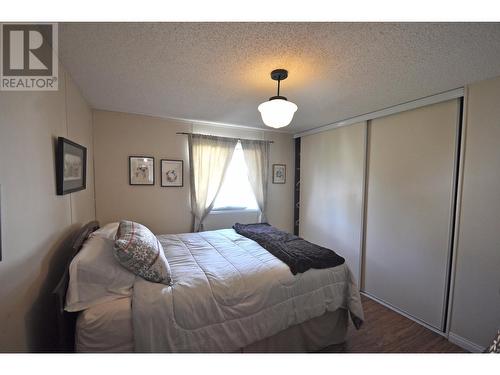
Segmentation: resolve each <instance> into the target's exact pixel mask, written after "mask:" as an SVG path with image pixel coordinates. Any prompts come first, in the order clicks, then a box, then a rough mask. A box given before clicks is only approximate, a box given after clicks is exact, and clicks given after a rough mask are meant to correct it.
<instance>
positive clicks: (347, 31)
mask: <svg viewBox="0 0 500 375" xmlns="http://www.w3.org/2000/svg"><path fill="white" fill-rule="evenodd" d="M59 38H60V42H59V43H60V44H59V52H60V56H61V59H62V62H63V64H64V65H65V66H66V68H67V69H68V70H69V72H70V73H71V75H72V76H73V78H74V79H75V80H76V82H77V83H78V85H79V86H80V88H81V89H82V91H83V94H84V96H85V97H86V99H87V100H88V102H89V103H90V105H91V106H92V107H94V108H97V109H105V110H113V111H123V112H133V113H142V114H148V115H153V116H160V117H177V118H185V119H194V120H203V121H215V122H222V123H230V124H238V125H246V126H253V127H265V126H264V125H263V124H262V121H261V119H260V115H259V113H258V111H257V106H258V105H259V104H260V103H261V102H263V101H265V100H267V99H268V98H269V97H270V96H272V95H275V90H276V86H275V82H274V81H272V80H271V79H270V77H269V73H270V72H271V70H273V69H275V68H285V69H288V71H289V77H288V79H287V80H286V81H284V82H283V84H282V95H285V96H287V97H288V99H289V100H291V101H293V102H295V103H296V104H297V105H298V107H299V109H298V111H297V113H296V114H295V117H294V120H293V121H292V124H291V125H290V126H289V127H287V128H285V129H286V130H288V131H290V132H297V131H301V130H306V129H311V128H314V127H318V126H321V125H325V124H329V123H332V122H335V121H339V120H343V119H346V118H349V117H352V116H356V115H360V114H363V113H366V112H371V111H374V110H378V109H382V108H385V107H388V106H392V105H395V104H399V103H402V102H405V101H409V100H413V99H417V98H420V97H424V96H427V95H432V94H436V93H439V92H442V91H446V90H450V89H454V88H457V87H460V86H463V85H464V84H466V83H470V82H474V81H478V80H482V79H486V78H490V77H494V76H498V75H500V23H494V24H491V23H490V24H486V23H483V24H479V23H460V24H456V23H455V24H431V23H417V24H381V23H379V24H377V23H154V24H152V23H101V24H96V23H85V24H78V23H76V24H75V23H73V24H61V25H60V29H59Z"/></svg>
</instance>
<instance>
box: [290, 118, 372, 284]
mask: <svg viewBox="0 0 500 375" xmlns="http://www.w3.org/2000/svg"><path fill="white" fill-rule="evenodd" d="M365 129H366V122H363V123H359V124H355V125H351V126H347V127H342V128H338V129H334V130H329V131H327V132H323V133H318V134H313V135H309V136H306V137H302V140H301V152H300V153H301V164H300V171H301V174H300V226H299V228H300V235H301V236H302V237H304V238H305V239H307V240H308V241H311V242H313V243H316V244H318V245H322V246H325V247H327V248H330V249H333V250H335V251H336V252H338V254H339V255H341V256H343V257H344V258H346V262H347V264H348V265H349V267H350V269H351V271H352V272H353V274H354V275H355V277H356V280H357V281H358V282H359V281H360V251H361V223H362V203H363V177H364V169H363V165H364V158H365Z"/></svg>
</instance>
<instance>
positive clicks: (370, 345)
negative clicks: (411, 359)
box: [322, 296, 465, 353]
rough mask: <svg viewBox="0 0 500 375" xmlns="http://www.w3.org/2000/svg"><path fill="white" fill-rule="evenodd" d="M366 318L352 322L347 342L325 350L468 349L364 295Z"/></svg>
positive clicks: (455, 350)
mask: <svg viewBox="0 0 500 375" xmlns="http://www.w3.org/2000/svg"><path fill="white" fill-rule="evenodd" d="M361 299H362V301H363V309H364V312H365V322H364V324H363V326H362V327H361V329H359V330H356V329H355V328H354V326H353V325H352V322H350V325H349V330H348V333H347V339H346V342H345V343H344V344H340V345H332V346H329V347H328V348H325V349H324V350H322V352H326V353H465V351H464V350H463V349H461V348H460V347H458V346H456V345H454V344H452V343H451V342H449V341H448V340H447V339H446V338H444V337H442V336H440V335H438V334H437V333H435V332H433V331H431V330H429V329H427V328H425V327H423V326H421V325H420V324H418V323H415V322H414V321H413V320H411V319H408V318H406V317H404V316H402V315H400V314H398V313H396V312H394V311H392V310H391V309H389V308H387V307H385V306H383V305H381V304H379V303H377V302H375V301H373V300H371V299H370V298H367V297H365V296H361Z"/></svg>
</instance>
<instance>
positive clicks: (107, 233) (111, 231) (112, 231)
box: [91, 223, 120, 241]
mask: <svg viewBox="0 0 500 375" xmlns="http://www.w3.org/2000/svg"><path fill="white" fill-rule="evenodd" d="M119 225H120V223H108V224H106V225H105V226H103V227H102V228H99V229H98V230H96V231H95V232H94V233H92V234H91V237H94V236H97V237H102V238H107V239H108V240H113V241H114V240H116V232H118V226H119Z"/></svg>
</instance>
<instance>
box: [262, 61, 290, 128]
mask: <svg viewBox="0 0 500 375" xmlns="http://www.w3.org/2000/svg"><path fill="white" fill-rule="evenodd" d="M287 77H288V71H287V70H285V69H276V70H273V71H272V72H271V78H272V79H274V80H275V81H278V94H277V95H276V96H272V97H270V98H269V101H267V102H264V103H262V104H261V105H259V107H258V110H259V112H260V114H261V116H262V121H264V124H266V125H267V126H270V127H271V128H282V127H283V126H287V125H288V124H290V122H292V119H293V114H294V113H295V111H297V108H298V107H297V105H296V104H295V103H292V102H289V101H288V100H287V98H285V97H284V96H281V95H280V82H281V81H282V80H284V79H286V78H287Z"/></svg>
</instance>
